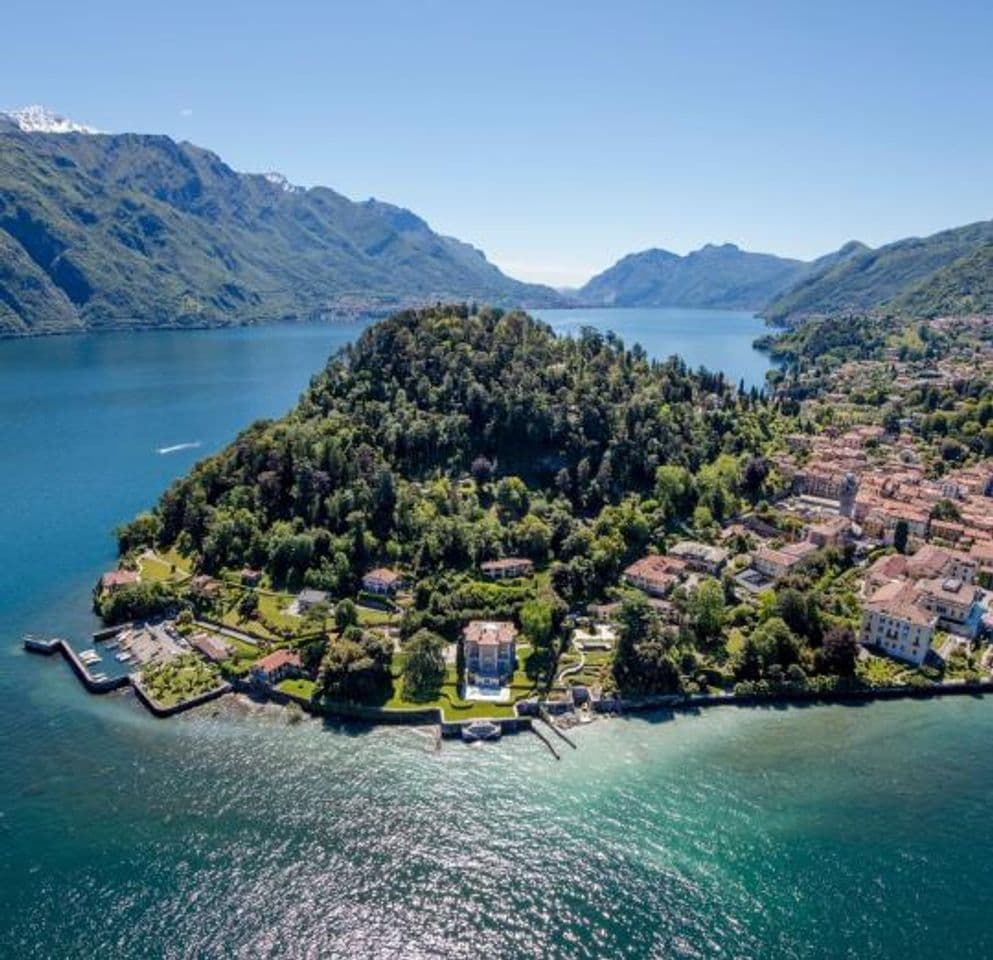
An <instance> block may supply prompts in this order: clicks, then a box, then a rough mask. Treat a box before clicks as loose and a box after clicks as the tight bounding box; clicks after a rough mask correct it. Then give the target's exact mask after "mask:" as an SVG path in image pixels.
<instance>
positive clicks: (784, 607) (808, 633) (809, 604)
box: [776, 587, 821, 645]
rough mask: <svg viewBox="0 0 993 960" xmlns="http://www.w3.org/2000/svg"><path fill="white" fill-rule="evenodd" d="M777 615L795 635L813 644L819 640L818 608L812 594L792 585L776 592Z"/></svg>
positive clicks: (819, 621)
mask: <svg viewBox="0 0 993 960" xmlns="http://www.w3.org/2000/svg"><path fill="white" fill-rule="evenodd" d="M776 608H777V612H778V614H779V616H780V617H781V618H782V619H783V621H784V622H785V623H786V625H787V626H788V627H789V628H790V630H792V631H793V633H795V634H796V635H797V636H800V637H806V638H807V639H808V640H810V641H811V642H812V643H813V644H815V645H818V644H820V642H821V619H820V609H819V607H818V606H817V599H816V597H815V596H814V594H813V593H812V592H811V593H804V592H803V591H802V590H797V589H796V588H793V587H788V588H786V589H784V590H780V591H779V592H778V593H777V594H776Z"/></svg>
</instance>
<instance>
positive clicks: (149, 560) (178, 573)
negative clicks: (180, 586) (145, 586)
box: [138, 551, 190, 582]
mask: <svg viewBox="0 0 993 960" xmlns="http://www.w3.org/2000/svg"><path fill="white" fill-rule="evenodd" d="M174 566H175V569H173V567H174ZM138 570H139V571H140V572H141V577H142V579H143V580H159V581H169V580H171V581H173V582H176V581H181V580H186V579H187V578H188V577H189V575H190V573H189V563H188V561H186V560H185V559H184V558H182V557H180V556H179V554H177V553H176V552H175V551H169V553H167V554H166V555H165V556H164V557H160V556H159V555H158V554H145V555H144V556H141V557H139V558H138Z"/></svg>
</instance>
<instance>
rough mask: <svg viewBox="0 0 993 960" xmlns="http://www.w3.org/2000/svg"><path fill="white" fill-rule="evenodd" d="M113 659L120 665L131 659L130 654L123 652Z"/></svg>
mask: <svg viewBox="0 0 993 960" xmlns="http://www.w3.org/2000/svg"><path fill="white" fill-rule="evenodd" d="M114 659H115V660H119V661H120V662H121V663H126V662H127V661H128V660H130V659H131V654H130V653H128V652H127V651H125V652H124V653H119V654H118V655H117V656H116V657H114Z"/></svg>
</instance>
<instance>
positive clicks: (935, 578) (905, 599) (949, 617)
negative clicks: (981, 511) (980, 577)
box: [859, 544, 986, 664]
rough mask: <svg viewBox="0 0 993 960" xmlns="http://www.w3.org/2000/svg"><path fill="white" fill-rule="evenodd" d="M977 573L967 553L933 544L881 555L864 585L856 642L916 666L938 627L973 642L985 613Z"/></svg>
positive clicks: (976, 566)
mask: <svg viewBox="0 0 993 960" xmlns="http://www.w3.org/2000/svg"><path fill="white" fill-rule="evenodd" d="M978 569H979V565H978V563H977V562H976V560H975V559H974V558H973V557H971V556H970V555H969V554H967V553H963V552H961V551H958V550H953V549H948V548H945V547H940V546H937V545H936V544H925V545H924V546H922V547H921V548H920V549H919V550H918V551H917V552H916V553H914V554H912V555H910V556H904V555H903V554H890V555H887V556H884V557H880V558H879V559H878V560H877V561H876V562H875V563H873V564H872V566H870V567H869V569H868V571H867V572H866V576H865V581H864V583H863V588H862V594H863V598H864V603H863V608H862V624H861V629H860V633H859V641H860V642H861V643H862V644H864V645H865V646H873V647H879V648H880V649H882V650H884V651H885V652H886V653H889V654H891V655H892V656H895V657H899V658H900V659H901V660H906V661H909V662H910V663H915V664H920V663H923V662H924V658H925V657H926V656H927V653H928V650H930V648H931V644H932V641H933V640H934V634H935V631H936V630H938V629H941V630H945V631H947V632H949V633H952V634H956V635H958V636H961V637H965V638H966V639H970V640H971V639H973V638H975V636H976V635H977V634H978V632H979V630H980V628H981V626H982V625H983V619H984V616H985V615H986V611H985V609H984V607H983V606H982V603H981V601H982V599H983V591H982V590H981V589H980V587H979V586H978V585H977V583H976V575H977V573H978Z"/></svg>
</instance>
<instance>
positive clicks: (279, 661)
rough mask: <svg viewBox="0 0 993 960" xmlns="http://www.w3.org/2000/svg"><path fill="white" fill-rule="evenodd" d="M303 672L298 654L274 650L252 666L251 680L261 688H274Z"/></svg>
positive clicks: (291, 651)
mask: <svg viewBox="0 0 993 960" xmlns="http://www.w3.org/2000/svg"><path fill="white" fill-rule="evenodd" d="M302 672H303V663H302V662H301V660H300V654H298V653H296V652H295V651H293V650H275V651H273V652H272V653H270V654H269V655H268V656H266V657H263V658H262V659H261V660H258V661H256V662H255V664H254V665H253V666H252V679H253V680H254V681H255V682H256V683H258V684H262V685H263V686H270V687H271V686H274V685H275V684H277V683H279V681H280V680H285V679H286V678H287V677H298V676H300V674H301V673H302Z"/></svg>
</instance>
